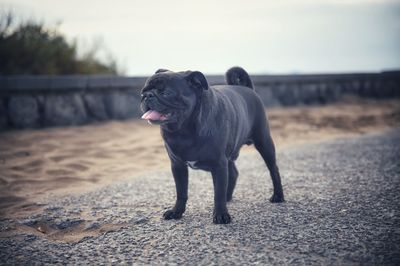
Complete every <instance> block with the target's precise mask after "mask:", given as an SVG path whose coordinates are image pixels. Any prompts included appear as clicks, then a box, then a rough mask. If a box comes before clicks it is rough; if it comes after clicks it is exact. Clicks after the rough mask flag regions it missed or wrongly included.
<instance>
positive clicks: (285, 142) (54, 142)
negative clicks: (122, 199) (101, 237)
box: [0, 98, 400, 218]
mask: <svg viewBox="0 0 400 266" xmlns="http://www.w3.org/2000/svg"><path fill="white" fill-rule="evenodd" d="M267 114H268V117H269V120H270V125H271V131H272V136H273V138H274V141H275V144H276V147H277V150H278V151H279V149H281V148H284V147H287V146H293V145H299V144H303V143H308V142H319V141H325V140H328V139H333V138H338V137H354V136H358V135H361V134H365V133H372V132H382V131H385V130H389V129H391V128H395V127H400V100H381V101H373V100H365V99H364V100H361V99H355V98H349V99H346V100H344V101H342V102H339V103H336V104H332V105H327V106H323V107H321V106H319V107H291V108H271V109H268V111H267ZM253 151H254V148H253V147H244V148H243V149H242V152H253ZM278 163H279V158H278ZM168 169H169V161H168V157H167V155H166V152H165V149H164V145H163V142H162V139H161V136H160V132H159V127H158V126H151V125H149V124H147V123H146V122H145V121H137V120H133V121H124V122H116V121H112V122H106V123H102V124H95V125H87V126H81V127H66V128H51V129H39V130H24V131H9V132H3V133H1V134H0V215H1V217H7V218H9V217H13V218H16V217H26V215H27V214H29V213H34V212H38V211H40V209H41V206H40V204H38V202H40V201H41V200H42V199H43V198H44V197H46V198H48V197H53V196H55V197H60V196H63V195H68V194H73V193H83V192H86V191H89V190H92V189H96V188H98V187H100V186H105V185H107V184H110V183H111V182H117V181H120V180H127V179H130V178H135V176H138V175H140V174H143V173H144V172H146V171H158V170H168Z"/></svg>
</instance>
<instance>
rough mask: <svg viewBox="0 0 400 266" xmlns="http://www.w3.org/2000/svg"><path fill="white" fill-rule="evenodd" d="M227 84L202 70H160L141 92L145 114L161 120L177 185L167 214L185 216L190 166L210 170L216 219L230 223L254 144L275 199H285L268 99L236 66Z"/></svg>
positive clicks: (227, 76) (150, 119)
mask: <svg viewBox="0 0 400 266" xmlns="http://www.w3.org/2000/svg"><path fill="white" fill-rule="evenodd" d="M225 79H226V83H227V85H218V86H209V85H208V82H207V80H206V78H205V76H204V75H203V74H202V73H201V72H199V71H182V72H173V71H169V70H166V69H159V70H157V71H156V73H155V74H154V75H153V76H151V77H149V78H148V79H147V81H146V82H145V85H144V87H143V89H142V91H141V97H142V98H141V109H142V111H143V113H144V114H143V116H142V119H146V120H147V121H148V122H149V123H150V124H156V125H160V127H161V135H162V138H163V139H164V143H165V147H166V150H167V153H168V155H169V158H170V161H171V170H172V174H173V177H174V180H175V186H176V196H177V197H176V202H175V206H174V207H173V208H172V209H170V210H167V211H166V212H165V213H164V214H163V217H164V218H165V219H167V220H169V219H180V218H181V217H182V215H183V213H184V212H185V209H186V202H187V199H188V167H191V168H193V169H201V170H205V171H209V172H211V174H212V179H213V184H214V211H213V222H214V223H216V224H227V223H230V222H231V216H230V215H229V212H228V209H227V202H229V201H230V200H232V195H233V191H234V188H235V185H236V180H237V178H238V170H237V168H236V166H235V160H236V159H237V158H238V156H239V150H240V148H241V146H242V145H244V144H247V145H250V144H254V146H255V147H256V149H257V151H258V152H259V153H260V154H261V156H262V158H263V159H264V161H265V163H266V165H267V167H268V169H269V171H270V175H271V178H272V183H273V187H274V192H273V195H272V197H271V198H270V201H271V202H273V203H277V202H284V195H283V189H282V185H281V177H280V174H279V170H278V167H277V164H276V159H275V146H274V143H273V140H272V138H271V135H270V130H269V126H268V121H267V117H266V115H265V110H264V106H263V103H262V101H261V99H260V97H259V96H258V94H257V93H256V92H255V90H254V86H253V83H252V81H251V79H250V76H249V75H248V74H247V72H246V71H245V70H244V69H243V68H240V67H233V68H230V69H229V70H228V71H227V72H226V74H225Z"/></svg>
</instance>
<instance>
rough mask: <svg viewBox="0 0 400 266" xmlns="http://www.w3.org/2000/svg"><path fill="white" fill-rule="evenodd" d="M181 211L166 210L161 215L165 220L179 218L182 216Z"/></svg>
mask: <svg viewBox="0 0 400 266" xmlns="http://www.w3.org/2000/svg"><path fill="white" fill-rule="evenodd" d="M182 215H183V212H179V211H175V210H173V209H172V210H168V211H166V212H164V214H163V217H164V219H165V220H171V219H175V220H177V219H180V218H182Z"/></svg>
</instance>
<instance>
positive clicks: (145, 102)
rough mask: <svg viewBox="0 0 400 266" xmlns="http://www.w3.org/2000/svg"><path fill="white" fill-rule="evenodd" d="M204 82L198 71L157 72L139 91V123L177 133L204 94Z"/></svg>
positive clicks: (205, 82)
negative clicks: (173, 129)
mask: <svg viewBox="0 0 400 266" xmlns="http://www.w3.org/2000/svg"><path fill="white" fill-rule="evenodd" d="M207 89H208V83H207V80H206V78H205V77H204V75H203V74H202V73H201V72H198V71H184V72H172V71H169V70H165V69H160V70H157V71H156V73H155V74H154V75H153V76H151V77H150V78H148V79H147V81H146V83H145V85H144V87H143V89H142V92H141V93H142V100H141V109H142V111H143V112H144V114H143V116H142V119H146V120H147V121H148V122H149V123H150V124H159V125H162V126H167V127H170V128H175V129H180V128H181V127H182V125H183V124H184V123H185V122H186V121H187V120H188V119H190V118H191V116H192V113H193V111H194V110H195V109H196V106H197V104H198V103H199V101H200V99H201V95H202V93H203V91H204V90H207Z"/></svg>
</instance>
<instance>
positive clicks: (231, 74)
mask: <svg viewBox="0 0 400 266" xmlns="http://www.w3.org/2000/svg"><path fill="white" fill-rule="evenodd" d="M225 81H226V83H227V84H228V85H240V86H245V87H249V88H251V89H253V90H254V86H253V82H252V81H251V79H250V76H249V74H247V72H246V70H244V69H243V68H241V67H231V68H230V69H228V71H226V74H225Z"/></svg>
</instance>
